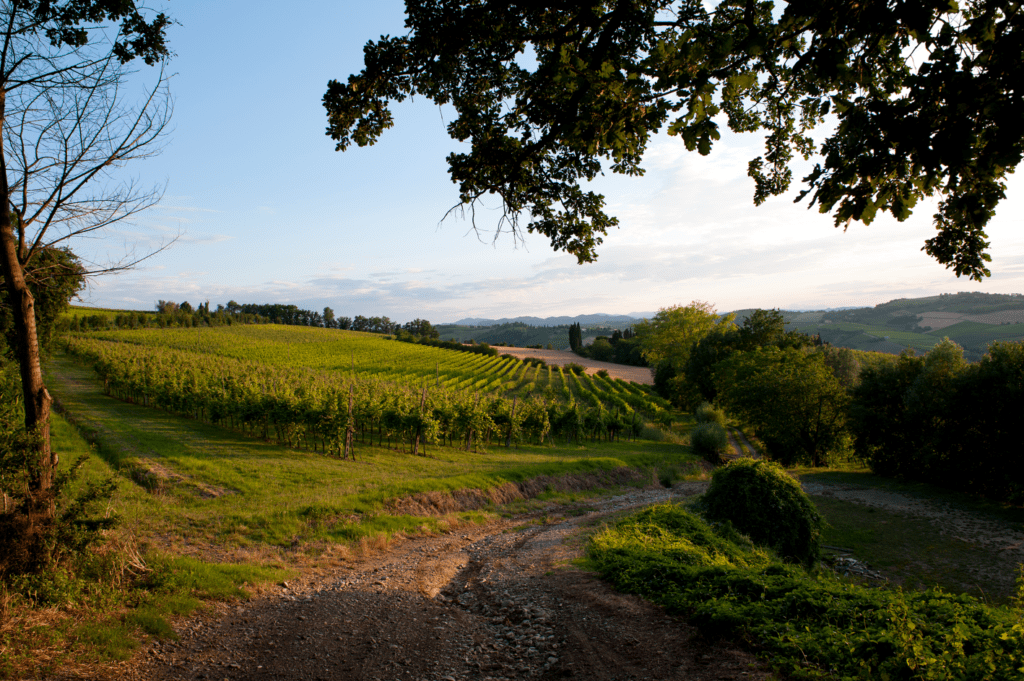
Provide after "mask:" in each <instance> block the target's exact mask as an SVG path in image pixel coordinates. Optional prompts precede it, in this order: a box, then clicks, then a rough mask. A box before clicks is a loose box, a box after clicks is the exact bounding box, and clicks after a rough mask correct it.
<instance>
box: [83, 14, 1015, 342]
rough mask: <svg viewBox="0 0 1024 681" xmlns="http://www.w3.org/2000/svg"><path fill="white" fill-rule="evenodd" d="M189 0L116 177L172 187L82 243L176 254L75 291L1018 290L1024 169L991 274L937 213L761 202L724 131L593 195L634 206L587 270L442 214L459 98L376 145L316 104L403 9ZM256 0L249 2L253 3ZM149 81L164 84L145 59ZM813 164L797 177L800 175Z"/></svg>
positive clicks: (381, 303) (853, 294)
mask: <svg viewBox="0 0 1024 681" xmlns="http://www.w3.org/2000/svg"><path fill="white" fill-rule="evenodd" d="M301 7H302V11H301V12H300V11H289V12H282V11H281V9H282V6H281V5H280V3H276V2H275V3H270V2H261V1H253V2H247V3H244V4H241V3H214V2H198V1H195V0H174V2H170V3H167V4H166V8H167V11H168V13H169V14H170V15H171V16H172V17H173V18H174V19H175V20H176V21H177V22H178V25H175V26H174V27H172V28H171V30H170V31H169V43H170V46H171V49H172V50H173V51H174V53H175V56H174V57H173V59H171V60H170V62H169V64H168V67H167V70H168V72H169V73H171V74H173V75H172V77H171V80H170V91H171V93H172V96H173V99H174V115H173V119H172V124H171V127H172V130H171V131H170V133H169V135H168V136H167V138H166V139H165V142H164V147H163V151H162V153H161V154H160V155H159V156H156V157H154V158H150V159H145V160H141V161H138V162H136V163H133V164H132V165H129V166H126V167H125V168H124V169H122V170H121V171H120V172H121V173H124V175H123V176H124V177H130V178H132V179H134V180H136V181H138V182H140V183H141V184H143V185H145V186H160V187H163V190H164V195H163V199H162V201H161V202H160V203H159V204H158V205H157V206H156V207H154V208H152V209H150V210H149V211H148V212H146V213H144V214H142V215H141V216H139V217H137V218H136V219H135V220H134V221H133V222H132V223H131V224H123V223H122V224H120V225H118V226H117V227H116V228H114V229H110V230H108V231H107V232H105V233H104V235H103V237H102V238H100V239H95V238H94V239H90V240H88V241H81V242H78V243H75V244H73V248H74V249H75V250H76V252H79V253H81V254H82V255H84V256H85V257H86V258H88V259H89V260H91V261H94V262H100V263H103V262H108V261H115V260H118V259H120V258H123V257H124V256H125V255H126V254H135V255H145V254H149V253H152V252H154V251H156V250H158V249H160V248H161V247H163V246H166V245H167V244H168V243H169V242H171V241H173V243H171V244H170V246H169V247H167V248H166V249H164V250H161V251H159V252H158V253H156V254H155V255H153V256H152V257H150V258H148V259H147V260H145V261H144V262H142V263H141V264H140V265H139V266H137V267H136V268H135V269H133V270H131V271H129V272H125V273H121V274H117V275H106V276H99V277H96V278H94V279H92V280H91V281H90V283H89V286H88V288H87V289H86V290H84V291H83V292H82V294H81V304H84V305H89V306H95V307H109V308H120V309H136V310H151V309H154V306H155V304H156V301H157V300H173V301H176V302H181V301H185V300H187V301H189V302H191V303H192V304H193V305H195V304H196V303H199V302H203V301H207V300H208V301H210V302H211V304H212V305H213V306H216V304H218V303H222V304H223V303H227V302H228V301H229V300H234V301H237V302H239V303H284V304H294V305H298V306H300V307H303V308H307V309H317V310H320V309H322V308H324V307H331V308H332V309H333V310H334V312H335V314H336V315H339V316H342V315H344V316H355V315H357V314H361V315H365V316H384V315H386V316H388V317H390V318H391V319H392V320H394V321H398V322H405V321H408V320H411V319H413V318H417V317H418V318H424V319H429V320H430V321H432V322H434V323H444V322H452V321H456V320H458V319H462V318H464V317H485V318H501V317H513V316H520V315H531V316H537V317H547V316H555V315H577V314H592V313H598V312H604V313H609V314H631V313H634V314H635V313H645V312H646V313H650V312H653V311H655V310H658V309H660V308H662V307H667V306H670V305H677V304H687V303H689V302H690V301H693V300H700V301H707V302H711V303H713V304H714V305H715V306H716V307H717V309H718V310H720V311H728V310H734V309H740V308H750V307H763V308H776V307H779V308H783V309H823V308H831V307H847V306H866V305H876V304H879V303H883V302H887V301H889V300H892V299H894V298H904V297H919V296H928V295H937V294H939V293H950V292H957V291H984V292H989V293H1016V292H1022V291H1024V230H1022V229H1021V221H1022V218H1024V183H1022V181H1021V178H1019V177H1014V176H1011V178H1010V181H1009V189H1008V199H1007V200H1006V201H1004V202H1003V203H1002V204H1001V205H1000V206H999V207H998V210H997V214H996V217H995V218H994V219H993V221H992V223H991V225H990V227H989V228H988V229H987V233H988V235H989V240H990V241H991V243H992V246H991V249H990V253H991V255H992V262H991V263H990V269H991V271H992V276H991V277H990V278H988V279H986V280H985V281H983V282H981V283H978V282H973V281H969V280H967V279H966V278H960V279H958V278H957V277H956V276H955V275H954V274H953V273H952V272H951V271H950V270H947V269H945V268H944V267H943V266H941V265H939V264H938V263H936V262H935V261H933V260H932V259H931V258H929V257H928V256H927V255H925V254H924V253H923V252H922V251H921V250H920V249H921V247H922V246H923V245H924V241H925V239H927V238H929V237H931V236H932V235H933V234H934V228H933V227H932V223H931V215H932V213H933V212H934V210H931V209H930V208H931V206H929V205H927V204H920V205H919V206H918V208H917V210H916V211H915V214H914V216H913V217H912V218H911V219H909V220H907V221H906V222H904V223H897V222H896V221H895V220H893V219H892V218H889V217H885V216H882V217H879V218H878V219H876V221H875V222H874V223H872V224H871V225H863V224H861V223H853V224H852V225H851V226H850V228H849V229H848V230H847V231H846V232H844V231H843V230H841V229H836V228H834V227H833V224H832V218H831V216H829V215H827V214H824V215H823V214H820V213H818V212H817V210H816V209H812V210H808V209H807V206H806V202H805V203H800V204H794V203H793V198H794V196H795V194H796V192H797V191H798V189H799V187H798V184H799V183H798V182H795V183H794V188H793V191H792V192H791V193H790V195H787V196H782V197H776V198H774V199H772V200H769V201H768V202H767V203H766V204H764V205H762V206H760V207H755V206H754V205H753V201H752V196H753V181H752V180H750V179H749V178H748V177H747V176H746V167H747V161H749V160H750V159H751V158H753V157H755V156H757V155H758V154H759V153H761V143H762V140H761V139H760V138H758V137H756V136H754V135H742V136H740V135H734V134H731V133H728V132H724V134H723V136H722V140H721V141H720V142H719V143H718V144H717V145H716V147H715V148H714V150H713V151H712V154H711V155H710V156H708V157H701V156H699V155H698V154H696V153H692V152H687V151H686V149H685V147H684V146H683V144H682V142H681V141H679V140H678V139H676V138H670V137H668V136H667V135H660V136H658V137H657V138H655V139H654V140H653V142H652V144H651V145H650V148H649V150H648V153H647V155H646V157H645V160H644V164H643V165H644V167H645V168H646V170H647V172H646V175H644V176H643V177H639V178H627V177H622V176H615V175H608V176H605V177H601V178H598V180H597V181H595V183H594V187H595V188H596V189H597V190H598V191H600V192H601V193H603V194H604V195H605V197H606V200H607V209H608V212H609V213H610V214H611V215H615V216H617V217H618V218H619V222H620V224H619V228H618V229H614V230H612V231H610V232H609V234H608V236H607V237H606V238H605V240H604V244H603V245H602V246H601V247H600V248H599V250H598V254H599V258H598V261H597V262H596V263H593V264H585V265H578V264H577V263H576V258H575V257H574V256H570V255H566V254H564V253H559V252H555V251H553V250H552V249H551V247H550V245H549V244H548V242H547V240H546V239H544V238H543V237H541V236H539V235H526V238H525V240H524V241H522V242H516V241H514V240H513V239H512V238H511V237H510V236H509V235H507V234H505V235H501V236H499V238H497V239H496V240H495V239H494V238H493V237H494V234H493V229H492V228H493V227H494V225H496V223H497V219H498V217H499V215H500V213H498V212H495V211H494V208H496V207H497V205H498V204H497V201H492V202H491V203H490V206H489V208H490V210H484V211H478V216H477V222H478V225H481V232H480V233H479V234H477V233H474V232H473V230H472V229H471V228H470V225H469V223H467V222H465V221H463V220H460V219H458V218H448V219H446V220H442V218H444V216H445V213H446V212H447V211H448V209H449V208H451V207H452V206H453V205H454V204H455V203H457V200H458V192H457V188H456V187H455V185H454V184H452V183H451V181H450V180H449V178H448V172H447V165H446V163H445V157H446V156H447V155H448V154H449V153H450V152H451V151H453V150H456V149H458V143H456V142H455V141H453V140H451V139H450V138H449V137H448V136H447V133H446V131H445V122H446V120H451V112H450V111H445V110H443V109H439V108H438V107H437V106H435V105H433V104H431V103H430V102H429V101H426V100H424V99H422V98H419V99H417V100H415V101H411V102H409V101H407V102H404V103H402V104H399V105H396V106H394V107H393V111H394V113H395V119H396V125H395V127H394V128H392V129H391V130H388V131H386V132H385V133H384V135H383V136H382V138H381V140H380V141H379V142H378V143H377V144H376V145H375V146H373V147H366V148H354V149H351V150H349V151H346V152H344V153H342V152H336V151H334V142H333V141H332V140H331V139H330V138H329V137H327V136H326V135H325V129H326V115H325V111H324V109H323V106H322V104H321V98H322V97H323V94H324V92H325V90H326V87H327V82H328V81H329V80H330V79H332V78H334V79H337V80H341V81H344V80H346V79H347V77H348V76H349V74H352V73H356V72H358V71H360V70H361V68H362V48H363V45H365V43H366V42H367V41H368V40H375V39H378V38H379V37H380V36H381V35H400V34H402V33H404V28H403V22H404V18H405V17H404V3H402V2H397V1H395V0H374V2H360V3H356V2H350V1H349V2H320V1H314V0H307V1H306V2H304V3H302V5H301ZM240 8H244V9H243V10H241V11H240ZM138 68H139V71H138V73H137V74H136V76H135V80H136V81H138V82H134V83H133V85H134V86H136V87H137V88H138V90H139V92H140V93H141V92H142V87H143V86H144V85H145V83H147V82H149V83H151V82H153V80H154V78H155V77H156V75H157V72H156V71H155V70H154V69H151V68H148V67H145V66H143V65H139V67H138ZM802 169H803V170H805V169H806V166H798V167H797V168H796V171H795V172H794V176H795V177H797V178H799V177H802V174H801V172H800V171H801V170H802Z"/></svg>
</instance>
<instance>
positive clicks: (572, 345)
mask: <svg viewBox="0 0 1024 681" xmlns="http://www.w3.org/2000/svg"><path fill="white" fill-rule="evenodd" d="M582 347H583V330H582V329H581V328H580V323H579V322H573V323H572V324H569V350H571V351H572V352H579V351H580V349H581V348H582Z"/></svg>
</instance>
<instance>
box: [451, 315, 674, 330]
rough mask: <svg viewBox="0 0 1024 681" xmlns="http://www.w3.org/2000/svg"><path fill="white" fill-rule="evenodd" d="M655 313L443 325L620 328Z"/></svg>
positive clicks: (471, 320) (475, 319)
mask: <svg viewBox="0 0 1024 681" xmlns="http://www.w3.org/2000/svg"><path fill="white" fill-rule="evenodd" d="M653 316H654V313H653V312H646V313H644V312H641V313H632V314H629V315H611V314H580V315H576V316H575V317H567V316H562V317H503V318H502V319H483V318H481V317H467V318H465V319H460V320H459V321H457V322H454V323H452V324H443V325H442V326H500V325H502V324H516V323H518V324H528V325H530V326H569V325H570V324H574V323H576V322H579V323H580V324H582V325H584V326H586V325H587V324H593V325H600V326H612V327H616V328H617V327H618V326H620V325H626V326H629V325H631V324H635V323H636V322H638V321H640V320H641V319H644V318H650V317H653Z"/></svg>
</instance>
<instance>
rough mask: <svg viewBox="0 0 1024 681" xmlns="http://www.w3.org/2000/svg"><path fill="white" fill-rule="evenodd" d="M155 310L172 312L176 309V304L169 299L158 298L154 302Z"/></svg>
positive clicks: (161, 312) (168, 313) (162, 312)
mask: <svg viewBox="0 0 1024 681" xmlns="http://www.w3.org/2000/svg"><path fill="white" fill-rule="evenodd" d="M156 311H157V312H158V313H160V314H166V315H170V314H174V313H175V312H177V311H178V304H177V303H175V302H173V301H170V300H158V301H157V303H156Z"/></svg>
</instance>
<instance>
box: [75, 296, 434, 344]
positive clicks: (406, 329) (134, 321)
mask: <svg viewBox="0 0 1024 681" xmlns="http://www.w3.org/2000/svg"><path fill="white" fill-rule="evenodd" d="M231 324H285V325H289V326H313V327H319V328H326V329H342V330H348V331H365V332H368V333H380V334H386V335H387V334H397V333H405V334H411V335H413V336H416V337H422V338H434V339H436V338H438V333H437V330H436V329H435V328H434V326H433V325H432V324H431V323H430V322H429V321H427V320H425V319H414V320H412V321H411V322H406V323H405V324H399V323H398V322H393V321H391V319H389V318H388V317H364V316H363V315H356V316H355V317H337V316H335V314H334V310H332V309H331V308H329V307H325V308H324V309H323V312H318V311H316V310H305V309H302V308H300V307H298V306H296V305H281V304H277V303H275V304H255V303H247V304H239V303H236V302H235V301H233V300H232V301H229V302H228V304H227V305H217V308H216V309H214V310H212V311H211V309H210V301H206V302H205V303H200V304H198V305H196V306H195V307H193V306H192V305H191V304H190V303H189V302H188V301H184V302H182V303H176V302H173V301H168V300H160V301H158V302H157V304H156V310H155V312H142V311H130V310H126V311H124V312H117V313H115V314H110V313H107V314H92V315H77V314H75V315H71V316H66V317H63V318H62V319H60V320H59V321H58V322H57V329H58V330H61V331H107V330H112V329H152V328H181V327H185V328H187V327H201V326H225V325H231Z"/></svg>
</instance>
